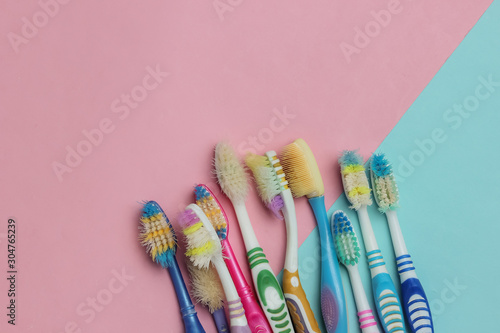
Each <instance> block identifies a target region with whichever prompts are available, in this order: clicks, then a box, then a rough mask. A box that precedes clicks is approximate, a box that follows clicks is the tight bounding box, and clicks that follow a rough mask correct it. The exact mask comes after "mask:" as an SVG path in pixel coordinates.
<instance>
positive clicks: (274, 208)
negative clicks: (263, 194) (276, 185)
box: [267, 195, 285, 220]
mask: <svg viewBox="0 0 500 333" xmlns="http://www.w3.org/2000/svg"><path fill="white" fill-rule="evenodd" d="M283 207H285V203H284V202H283V198H281V195H277V196H275V197H274V198H273V199H272V200H271V202H270V203H268V204H267V208H269V209H270V210H271V212H273V214H274V215H275V216H276V217H277V218H279V219H280V220H282V219H283V216H282V215H281V213H280V212H281V209H283Z"/></svg>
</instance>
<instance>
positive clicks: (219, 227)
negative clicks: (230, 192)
mask: <svg viewBox="0 0 500 333" xmlns="http://www.w3.org/2000/svg"><path fill="white" fill-rule="evenodd" d="M194 193H195V196H196V204H197V205H198V206H200V208H201V209H202V210H203V213H205V215H206V216H207V217H208V219H209V220H210V222H211V223H212V226H213V227H214V229H215V232H217V236H219V239H220V240H223V239H226V237H227V230H228V229H227V216H226V213H225V212H224V209H223V208H222V206H221V205H220V203H219V201H218V200H217V198H216V197H215V196H214V194H213V193H212V191H210V189H209V188H208V187H207V186H206V185H197V186H196V187H195V188H194Z"/></svg>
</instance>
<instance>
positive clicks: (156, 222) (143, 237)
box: [139, 201, 177, 268]
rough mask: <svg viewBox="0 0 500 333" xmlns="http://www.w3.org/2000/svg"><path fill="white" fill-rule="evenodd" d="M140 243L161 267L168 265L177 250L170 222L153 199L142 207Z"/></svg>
mask: <svg viewBox="0 0 500 333" xmlns="http://www.w3.org/2000/svg"><path fill="white" fill-rule="evenodd" d="M140 223H141V226H140V234H139V239H140V241H141V244H142V245H143V246H145V247H146V251H147V252H148V254H149V255H150V256H151V258H152V259H153V261H154V262H156V263H158V264H160V265H161V266H162V267H164V268H167V267H170V266H171V265H172V264H173V262H174V259H175V252H176V251H177V239H176V237H175V232H174V229H173V228H172V224H171V223H170V221H169V220H168V218H167V215H165V213H164V212H163V210H162V209H161V207H160V205H159V204H158V203H156V202H155V201H148V202H146V203H145V204H144V206H143V208H142V214H141V218H140Z"/></svg>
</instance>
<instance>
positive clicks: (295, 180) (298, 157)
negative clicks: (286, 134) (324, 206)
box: [280, 139, 325, 198]
mask: <svg viewBox="0 0 500 333" xmlns="http://www.w3.org/2000/svg"><path fill="white" fill-rule="evenodd" d="M280 160H281V165H282V167H283V170H284V172H285V174H286V179H287V180H288V184H289V185H290V189H291V190H292V194H293V196H294V197H296V198H298V197H302V196H307V197H308V198H312V197H319V196H321V195H323V194H324V193H325V188H324V185H323V180H322V178H321V173H320V172H319V168H318V164H317V163H316V159H315V158H314V155H313V153H312V151H311V149H310V148H309V146H308V145H307V143H306V142H305V141H304V140H303V139H297V140H295V142H293V143H291V144H289V145H287V146H285V147H284V148H283V150H282V152H281V155H280Z"/></svg>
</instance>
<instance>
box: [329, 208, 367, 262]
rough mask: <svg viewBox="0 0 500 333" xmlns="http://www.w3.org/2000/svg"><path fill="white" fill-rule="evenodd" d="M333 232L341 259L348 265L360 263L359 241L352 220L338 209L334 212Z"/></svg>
mask: <svg viewBox="0 0 500 333" xmlns="http://www.w3.org/2000/svg"><path fill="white" fill-rule="evenodd" d="M331 221H332V222H331V225H332V233H333V241H334V243H335V249H336V250H337V255H338V257H339V260H340V261H341V262H342V263H343V264H344V265H346V266H349V265H351V266H354V265H357V264H358V261H359V257H360V252H359V251H360V250H359V243H358V238H357V237H356V233H355V232H354V228H353V227H352V224H351V221H350V220H349V218H348V217H347V215H346V214H345V213H344V212H343V211H341V210H338V211H336V212H335V213H333V216H332V220H331Z"/></svg>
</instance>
